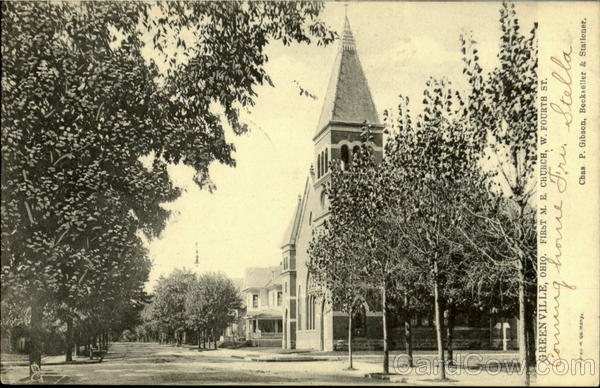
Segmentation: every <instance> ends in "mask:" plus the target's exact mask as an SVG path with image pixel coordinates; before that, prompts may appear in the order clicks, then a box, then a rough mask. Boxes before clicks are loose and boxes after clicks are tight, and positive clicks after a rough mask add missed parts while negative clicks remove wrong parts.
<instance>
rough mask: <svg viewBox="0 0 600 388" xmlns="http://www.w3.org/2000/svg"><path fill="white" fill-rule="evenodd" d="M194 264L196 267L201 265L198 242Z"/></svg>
mask: <svg viewBox="0 0 600 388" xmlns="http://www.w3.org/2000/svg"><path fill="white" fill-rule="evenodd" d="M194 264H196V266H198V264H200V257H199V256H198V242H196V262H195V263H194Z"/></svg>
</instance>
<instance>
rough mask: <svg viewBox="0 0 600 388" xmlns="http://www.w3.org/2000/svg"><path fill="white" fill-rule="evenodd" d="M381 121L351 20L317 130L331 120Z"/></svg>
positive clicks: (348, 23) (339, 121)
mask: <svg viewBox="0 0 600 388" xmlns="http://www.w3.org/2000/svg"><path fill="white" fill-rule="evenodd" d="M365 121H367V123H369V124H380V122H379V118H378V116H377V109H376V108H375V103H374V102H373V97H372V96H371V91H370V90H369V85H368V83H367V79H366V77H365V73H364V71H363V68H362V66H361V64H360V60H359V58H358V52H357V48H356V42H355V40H354V36H353V35H352V30H351V28H350V21H349V20H348V17H347V16H346V17H345V18H344V28H343V32H342V37H341V40H340V43H339V49H338V53H337V56H336V59H335V62H334V65H333V71H332V73H331V78H330V79H329V85H328V87H327V92H326V94H325V99H324V100H323V108H322V110H321V116H320V118H319V124H318V127H317V134H318V133H320V132H321V131H322V130H323V128H324V127H326V126H327V125H328V124H329V123H331V122H337V123H354V124H355V123H363V122H365Z"/></svg>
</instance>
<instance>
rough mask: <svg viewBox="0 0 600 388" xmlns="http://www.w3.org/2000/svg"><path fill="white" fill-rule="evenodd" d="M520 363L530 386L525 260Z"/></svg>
mask: <svg viewBox="0 0 600 388" xmlns="http://www.w3.org/2000/svg"><path fill="white" fill-rule="evenodd" d="M519 265H520V268H519V325H518V330H519V363H520V365H521V372H522V373H523V376H524V379H525V380H524V384H525V385H529V382H530V381H529V357H528V351H527V345H528V342H527V329H526V321H527V307H526V303H527V301H526V296H525V266H524V265H523V259H522V258H521V259H520V260H519Z"/></svg>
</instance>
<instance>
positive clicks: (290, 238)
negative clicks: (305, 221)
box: [281, 196, 302, 248]
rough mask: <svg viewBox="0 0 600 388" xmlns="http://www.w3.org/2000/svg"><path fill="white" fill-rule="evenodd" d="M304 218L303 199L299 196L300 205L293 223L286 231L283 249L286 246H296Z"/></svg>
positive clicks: (295, 210) (295, 211)
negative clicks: (301, 221)
mask: <svg viewBox="0 0 600 388" xmlns="http://www.w3.org/2000/svg"><path fill="white" fill-rule="evenodd" d="M301 216H302V197H301V196H298V204H297V205H296V208H295V209H294V216H293V217H292V220H291V222H290V223H289V225H288V227H287V229H286V230H285V234H284V235H283V241H282V242H281V247H282V248H283V247H284V246H286V245H294V244H296V236H297V235H298V228H300V220H301V218H302V217H301Z"/></svg>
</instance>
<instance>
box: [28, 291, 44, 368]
mask: <svg viewBox="0 0 600 388" xmlns="http://www.w3.org/2000/svg"><path fill="white" fill-rule="evenodd" d="M36 299H37V298H36V297H35V296H34V297H33V298H32V299H31V320H30V322H29V333H30V334H29V341H30V343H29V377H31V378H32V379H38V378H39V376H40V374H41V371H40V369H41V368H42V306H40V303H39V301H37V300H36Z"/></svg>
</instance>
